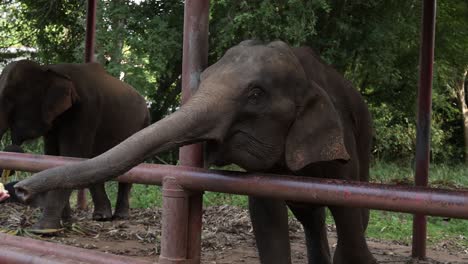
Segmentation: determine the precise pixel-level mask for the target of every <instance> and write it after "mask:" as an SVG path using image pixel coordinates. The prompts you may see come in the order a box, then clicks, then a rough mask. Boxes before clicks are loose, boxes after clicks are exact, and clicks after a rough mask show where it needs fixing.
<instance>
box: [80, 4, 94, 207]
mask: <svg viewBox="0 0 468 264" xmlns="http://www.w3.org/2000/svg"><path fill="white" fill-rule="evenodd" d="M96 1H97V0H88V6H87V10H86V39H85V54H84V61H85V62H93V61H94V47H95V43H96V4H97V3H96ZM76 198H77V206H78V208H80V209H86V190H85V189H82V190H79V191H78V193H77V195H76Z"/></svg>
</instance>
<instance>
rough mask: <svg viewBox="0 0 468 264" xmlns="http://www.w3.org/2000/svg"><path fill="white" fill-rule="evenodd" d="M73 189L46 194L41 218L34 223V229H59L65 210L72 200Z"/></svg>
mask: <svg viewBox="0 0 468 264" xmlns="http://www.w3.org/2000/svg"><path fill="white" fill-rule="evenodd" d="M70 194H71V190H56V191H50V192H48V193H46V194H45V197H44V200H43V201H42V202H41V204H42V207H43V212H42V216H41V219H39V221H38V222H37V223H36V224H34V226H33V229H36V230H44V229H59V228H61V227H62V223H61V219H62V216H63V212H64V209H65V207H66V206H67V204H68V203H69V200H70Z"/></svg>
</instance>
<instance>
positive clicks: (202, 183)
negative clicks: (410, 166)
mask: <svg viewBox="0 0 468 264" xmlns="http://www.w3.org/2000/svg"><path fill="white" fill-rule="evenodd" d="M79 160H81V159H78V158H65V157H55V156H45V155H32V154H20V153H6V152H0V167H2V168H8V169H15V170H23V171H32V172H36V171H41V170H44V169H47V168H52V167H55V166H60V165H65V164H70V163H73V162H77V161H79ZM165 177H173V178H175V179H176V180H177V183H178V184H179V185H181V186H182V187H184V188H186V189H191V190H206V191H214V192H224V193H233V194H244V195H256V196H266V197H277V198H281V199H285V200H291V201H302V202H311V203H316V204H324V205H340V206H351V207H366V208H370V209H378V210H386V211H395V212H404V213H422V214H427V215H434V216H445V217H454V218H464V219H468V191H461V190H445V189H435V188H428V187H415V186H399V185H387V184H377V183H361V182H351V181H342V180H329V179H318V178H311V177H299V176H286V175H273V174H249V173H242V172H231V171H217V170H207V169H201V168H192V167H184V166H171V165H155V164H140V165H139V166H137V167H135V168H133V169H132V170H130V171H129V172H127V173H126V174H124V175H122V176H120V177H118V180H119V181H122V182H132V183H142V184H157V185H160V184H162V181H163V179H164V178H165Z"/></svg>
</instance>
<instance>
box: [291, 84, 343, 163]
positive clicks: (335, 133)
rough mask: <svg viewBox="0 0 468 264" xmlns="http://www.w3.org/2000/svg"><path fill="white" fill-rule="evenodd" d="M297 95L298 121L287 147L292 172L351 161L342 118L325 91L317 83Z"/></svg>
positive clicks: (293, 125)
mask: <svg viewBox="0 0 468 264" xmlns="http://www.w3.org/2000/svg"><path fill="white" fill-rule="evenodd" d="M309 83H310V87H306V88H305V89H301V90H303V91H298V92H297V99H296V101H297V103H298V106H297V113H296V120H295V121H294V123H293V124H292V126H291V128H290V130H289V133H288V136H287V139H286V146H285V156H286V164H287V166H288V167H289V169H291V170H292V171H298V170H300V169H302V168H304V167H305V166H307V165H309V164H311V163H314V162H320V161H331V160H345V161H347V160H349V159H350V156H349V154H348V151H347V150H346V147H345V144H344V136H343V127H342V124H341V121H340V120H341V119H340V117H339V115H338V112H337V111H336V109H335V107H334V105H333V103H332V101H331V100H330V98H329V96H328V95H327V94H326V92H325V91H324V90H323V89H322V88H321V87H320V86H319V85H318V84H316V83H315V82H313V81H309Z"/></svg>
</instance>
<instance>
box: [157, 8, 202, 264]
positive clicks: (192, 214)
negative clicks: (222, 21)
mask: <svg viewBox="0 0 468 264" xmlns="http://www.w3.org/2000/svg"><path fill="white" fill-rule="evenodd" d="M209 3H210V2H209V0H186V1H185V10H184V44H183V60H182V104H184V103H185V102H187V100H188V99H189V98H190V96H192V95H193V94H194V93H195V92H196V90H197V89H198V84H199V82H200V74H201V72H202V71H203V69H204V68H205V67H206V66H207V63H208V22H209V21H208V18H209ZM179 160H180V165H183V166H193V167H203V146H202V144H195V145H190V146H185V147H182V148H180V154H179ZM165 188H169V187H165V186H164V184H163V193H164V189H165ZM185 193H186V194H187V197H186V199H187V200H186V202H187V208H184V207H183V206H180V209H181V210H184V212H180V214H183V215H185V213H187V218H186V221H187V222H185V224H184V223H182V222H181V221H182V220H181V219H175V215H176V214H173V215H171V214H168V213H163V230H162V233H163V234H168V233H169V232H170V235H162V238H163V239H164V240H163V241H161V257H160V262H161V263H163V264H164V263H181V262H183V260H182V259H183V258H182V257H181V256H182V255H183V253H184V249H183V248H182V247H179V246H180V244H181V242H180V241H182V239H181V237H177V238H176V237H175V236H185V237H184V238H185V241H186V248H185V259H186V261H187V262H184V263H200V252H201V227H202V199H203V193H201V192H187V191H185ZM165 199H166V200H167V199H171V198H169V197H167V198H166V197H165ZM168 202H170V201H168ZM164 210H168V211H169V210H171V209H167V208H164ZM185 210H187V211H185ZM170 217H172V218H170ZM175 221H178V222H179V226H178V227H173V229H171V230H170V231H169V230H168V229H169V228H170V226H169V224H168V223H169V222H175ZM165 223H167V224H165ZM176 228H180V229H181V230H177V231H176V230H175V229H176ZM183 230H186V232H185V231H183ZM174 248H177V249H178V250H180V252H175V251H174Z"/></svg>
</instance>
